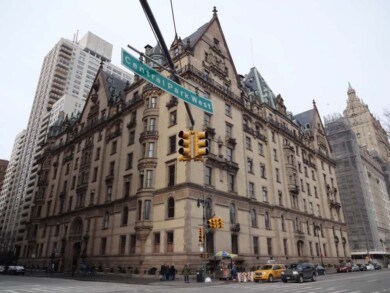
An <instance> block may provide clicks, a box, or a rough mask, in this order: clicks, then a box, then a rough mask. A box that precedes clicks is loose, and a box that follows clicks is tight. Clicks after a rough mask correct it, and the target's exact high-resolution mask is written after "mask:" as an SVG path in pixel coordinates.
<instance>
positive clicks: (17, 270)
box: [7, 266, 24, 275]
mask: <svg viewBox="0 0 390 293" xmlns="http://www.w3.org/2000/svg"><path fill="white" fill-rule="evenodd" d="M7 272H8V274H11V275H24V267H23V266H9V267H8V271H7Z"/></svg>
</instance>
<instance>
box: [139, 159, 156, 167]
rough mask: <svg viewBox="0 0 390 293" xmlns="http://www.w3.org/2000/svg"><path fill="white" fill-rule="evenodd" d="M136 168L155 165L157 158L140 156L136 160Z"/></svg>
mask: <svg viewBox="0 0 390 293" xmlns="http://www.w3.org/2000/svg"><path fill="white" fill-rule="evenodd" d="M137 167H138V170H143V169H147V168H156V167H157V158H142V159H140V160H139V161H138V166H137Z"/></svg>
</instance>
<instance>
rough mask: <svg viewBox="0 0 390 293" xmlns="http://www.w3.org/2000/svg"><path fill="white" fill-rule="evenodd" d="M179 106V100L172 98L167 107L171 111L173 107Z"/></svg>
mask: <svg viewBox="0 0 390 293" xmlns="http://www.w3.org/2000/svg"><path fill="white" fill-rule="evenodd" d="M178 104H179V100H178V99H177V98H176V97H174V96H172V97H171V99H170V100H169V101H168V102H167V103H166V105H165V106H166V107H167V108H168V110H169V109H171V108H173V107H176V106H177V105H178Z"/></svg>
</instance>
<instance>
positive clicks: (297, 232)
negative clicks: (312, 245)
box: [294, 230, 306, 239]
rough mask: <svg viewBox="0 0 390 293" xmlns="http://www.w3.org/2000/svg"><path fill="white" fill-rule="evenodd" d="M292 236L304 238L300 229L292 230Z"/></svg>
mask: <svg viewBox="0 0 390 293" xmlns="http://www.w3.org/2000/svg"><path fill="white" fill-rule="evenodd" d="M294 236H295V238H298V239H305V238H306V236H305V233H304V232H303V231H301V230H296V231H294Z"/></svg>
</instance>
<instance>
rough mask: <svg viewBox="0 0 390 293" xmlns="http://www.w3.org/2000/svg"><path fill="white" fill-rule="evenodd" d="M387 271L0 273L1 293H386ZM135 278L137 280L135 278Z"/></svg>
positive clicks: (389, 288) (388, 287)
mask: <svg viewBox="0 0 390 293" xmlns="http://www.w3.org/2000/svg"><path fill="white" fill-rule="evenodd" d="M389 273H390V270H388V269H385V270H380V271H367V272H356V273H342V274H329V275H326V276H319V277H318V279H317V281H316V282H304V283H303V284H298V283H287V284H284V283H282V282H281V281H277V282H274V283H237V282H232V281H214V282H212V283H196V282H191V283H189V284H184V283H183V282H182V281H173V282H159V281H157V280H155V282H150V281H149V282H148V283H147V284H144V283H143V282H142V281H139V282H138V283H137V284H134V283H132V284H128V283H116V282H113V281H112V282H107V281H106V282H97V281H81V280H73V279H69V278H68V279H65V278H51V277H31V276H9V275H0V292H1V293H3V292H4V293H39V292H46V293H47V292H72V293H76V292H95V293H100V292H102V293H106V292H107V293H109V292H117V293H119V292H184V291H185V292H216V293H222V292H223V293H230V292H232V293H233V292H237V291H240V292H269V291H272V293H278V292H283V293H285V292H302V293H379V292H390V278H389ZM138 280H139V279H138Z"/></svg>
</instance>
